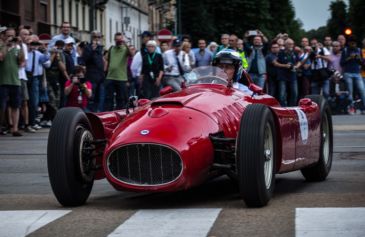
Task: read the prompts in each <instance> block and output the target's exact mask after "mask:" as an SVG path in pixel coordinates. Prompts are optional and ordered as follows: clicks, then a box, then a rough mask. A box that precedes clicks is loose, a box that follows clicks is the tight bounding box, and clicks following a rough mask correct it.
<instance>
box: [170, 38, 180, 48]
mask: <svg viewBox="0 0 365 237" xmlns="http://www.w3.org/2000/svg"><path fill="white" fill-rule="evenodd" d="M179 46H181V40H179V39H174V41H172V47H179Z"/></svg>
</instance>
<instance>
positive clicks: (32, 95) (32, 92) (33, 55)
mask: <svg viewBox="0 0 365 237" xmlns="http://www.w3.org/2000/svg"><path fill="white" fill-rule="evenodd" d="M40 45H41V43H40V42H39V39H38V37H37V36H34V35H33V36H31V39H30V44H29V52H28V61H27V65H26V68H25V70H26V72H27V78H28V90H29V124H30V126H32V128H33V129H40V128H41V127H40V126H39V125H38V124H36V117H37V114H38V104H39V88H40V86H41V82H42V79H43V73H44V68H43V65H44V64H48V63H49V64H50V60H49V59H50V57H49V55H48V54H47V53H46V52H45V51H42V52H40V51H39V50H38V48H39V46H40Z"/></svg>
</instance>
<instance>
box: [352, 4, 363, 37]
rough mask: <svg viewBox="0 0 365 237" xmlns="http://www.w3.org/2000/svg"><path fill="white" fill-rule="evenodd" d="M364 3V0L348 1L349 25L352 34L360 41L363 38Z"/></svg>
mask: <svg viewBox="0 0 365 237" xmlns="http://www.w3.org/2000/svg"><path fill="white" fill-rule="evenodd" d="M364 13H365V1H364V0H350V8H349V23H350V24H349V25H350V27H351V28H352V32H353V34H354V35H356V36H357V38H358V40H359V41H361V40H362V39H364V38H365V21H364Z"/></svg>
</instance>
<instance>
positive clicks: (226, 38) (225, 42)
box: [214, 34, 229, 56]
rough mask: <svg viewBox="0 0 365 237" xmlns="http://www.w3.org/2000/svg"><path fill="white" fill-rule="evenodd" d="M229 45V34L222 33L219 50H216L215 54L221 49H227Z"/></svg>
mask: <svg viewBox="0 0 365 237" xmlns="http://www.w3.org/2000/svg"><path fill="white" fill-rule="evenodd" d="M228 47H229V34H222V36H221V45H219V46H218V48H217V51H215V54H214V56H215V55H216V54H217V53H218V52H219V51H221V50H223V49H227V48H228Z"/></svg>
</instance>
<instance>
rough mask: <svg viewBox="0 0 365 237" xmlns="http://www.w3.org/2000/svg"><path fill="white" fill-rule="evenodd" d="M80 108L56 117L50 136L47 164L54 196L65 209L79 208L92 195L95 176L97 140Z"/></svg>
mask: <svg viewBox="0 0 365 237" xmlns="http://www.w3.org/2000/svg"><path fill="white" fill-rule="evenodd" d="M90 128H91V126H90V124H89V120H88V119H87V117H86V115H85V113H84V112H83V111H82V110H81V109H79V108H63V109H61V110H59V112H58V113H57V115H56V117H55V119H54V121H53V124H52V128H51V130H50V133H49V136H48V147H47V163H48V174H49V179H50V182H51V186H52V190H53V193H54V194H55V196H56V198H57V200H58V201H59V202H60V203H61V204H62V205H63V206H79V205H82V204H84V203H85V202H86V200H87V198H88V197H89V195H90V192H91V189H92V186H93V183H94V175H95V163H96V161H95V158H93V156H92V153H93V151H94V145H93V144H92V142H93V140H94V137H93V135H92V132H91V131H90Z"/></svg>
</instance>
